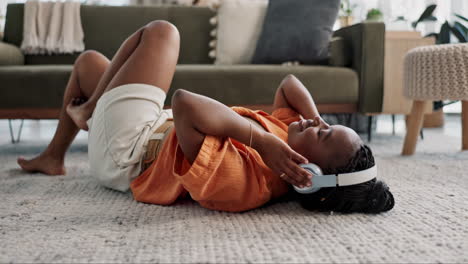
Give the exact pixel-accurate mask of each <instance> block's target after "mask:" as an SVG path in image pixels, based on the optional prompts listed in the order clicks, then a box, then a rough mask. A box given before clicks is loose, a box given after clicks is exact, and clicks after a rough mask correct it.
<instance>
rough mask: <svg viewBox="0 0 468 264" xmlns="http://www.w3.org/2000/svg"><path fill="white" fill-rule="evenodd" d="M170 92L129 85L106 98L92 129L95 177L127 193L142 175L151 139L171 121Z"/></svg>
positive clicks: (99, 105)
mask: <svg viewBox="0 0 468 264" xmlns="http://www.w3.org/2000/svg"><path fill="white" fill-rule="evenodd" d="M165 99H166V93H165V92H164V91H163V90H162V89H160V88H158V87H156V86H152V85H147V84H136V83H135V84H125V85H122V86H119V87H116V88H114V89H112V90H110V91H108V92H106V93H104V94H103V95H102V97H101V98H100V99H99V100H98V102H97V104H96V108H95V109H94V112H93V115H92V117H91V118H90V119H89V120H88V121H87V124H88V127H89V137H88V156H89V165H90V170H91V175H93V176H94V177H96V178H97V179H98V180H99V182H100V183H101V184H102V185H104V186H106V187H109V188H112V189H115V190H119V191H127V190H128V189H129V187H130V182H131V181H132V180H133V179H134V178H136V177H137V176H138V175H139V173H140V168H141V161H142V157H143V155H144V153H145V151H146V145H147V144H148V140H149V137H150V136H151V135H152V134H153V132H154V131H155V130H156V129H157V128H158V127H159V126H160V125H161V124H163V123H164V122H165V121H166V120H167V119H168V118H172V112H171V110H163V106H164V100H165Z"/></svg>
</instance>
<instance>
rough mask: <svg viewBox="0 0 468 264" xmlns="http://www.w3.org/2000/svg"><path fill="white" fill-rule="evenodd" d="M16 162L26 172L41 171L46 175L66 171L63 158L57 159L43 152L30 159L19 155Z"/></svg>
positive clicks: (59, 173) (62, 173)
mask: <svg viewBox="0 0 468 264" xmlns="http://www.w3.org/2000/svg"><path fill="white" fill-rule="evenodd" d="M17 162H18V165H20V167H21V168H22V169H23V170H25V171H27V172H41V173H44V174H47V175H65V173H66V170H65V166H64V164H63V160H57V159H54V158H52V157H51V156H47V155H44V154H41V155H39V156H37V157H36V158H34V159H30V160H27V159H25V158H23V157H19V158H18V160H17Z"/></svg>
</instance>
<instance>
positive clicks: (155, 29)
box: [143, 20, 180, 41]
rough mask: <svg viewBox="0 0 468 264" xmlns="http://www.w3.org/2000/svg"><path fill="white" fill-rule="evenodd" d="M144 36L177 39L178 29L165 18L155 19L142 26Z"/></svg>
mask: <svg viewBox="0 0 468 264" xmlns="http://www.w3.org/2000/svg"><path fill="white" fill-rule="evenodd" d="M143 35H146V36H145V37H149V38H157V39H165V40H171V41H179V38H180V37H179V31H178V30H177V27H176V26H174V25H173V24H171V23H170V22H168V21H165V20H156V21H152V22H150V23H148V24H147V25H146V26H145V27H144V33H143Z"/></svg>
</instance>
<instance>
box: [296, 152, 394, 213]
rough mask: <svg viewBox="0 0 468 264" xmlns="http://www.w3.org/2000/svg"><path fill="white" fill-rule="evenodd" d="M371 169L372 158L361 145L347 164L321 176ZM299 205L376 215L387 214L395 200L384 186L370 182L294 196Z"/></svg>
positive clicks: (325, 171) (374, 180)
mask: <svg viewBox="0 0 468 264" xmlns="http://www.w3.org/2000/svg"><path fill="white" fill-rule="evenodd" d="M374 165H375V161H374V156H373V155H372V151H371V149H370V148H369V147H368V146H367V145H361V147H360V148H359V150H358V151H357V152H356V154H355V155H354V156H353V157H352V158H351V159H350V160H349V162H348V163H347V164H346V165H345V166H342V167H339V168H334V169H332V168H325V169H323V173H324V174H336V173H349V172H355V171H361V170H365V169H368V168H370V167H372V166H374ZM297 198H298V199H299V202H300V204H301V205H302V207H304V208H305V209H307V210H311V211H314V210H318V211H335V212H342V213H353V212H361V213H374V214H375V213H380V212H385V211H389V210H391V209H392V208H393V206H394V205H395V200H394V198H393V195H392V193H391V192H390V189H389V188H388V186H387V185H386V184H385V183H384V182H382V181H380V180H376V179H373V180H371V181H368V182H365V183H361V184H357V185H351V186H343V187H330V188H322V189H320V190H319V191H318V192H316V193H311V194H297Z"/></svg>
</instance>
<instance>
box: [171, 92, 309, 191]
mask: <svg viewBox="0 0 468 264" xmlns="http://www.w3.org/2000/svg"><path fill="white" fill-rule="evenodd" d="M172 110H173V113H174V123H175V129H176V133H177V138H178V140H179V145H180V147H181V149H182V151H183V152H184V155H185V157H186V158H187V160H188V161H189V162H190V163H193V162H194V161H195V159H196V157H197V155H198V152H199V150H200V147H201V146H202V144H203V141H204V139H205V135H212V136H217V137H230V138H233V139H235V140H237V141H239V142H242V143H243V144H245V145H247V146H249V145H250V141H251V137H252V145H251V147H252V148H254V149H255V150H257V151H258V153H259V154H260V156H261V157H262V159H263V161H264V162H265V164H266V165H267V166H268V167H270V168H271V169H272V170H273V171H274V172H275V173H277V174H278V175H280V174H282V173H286V174H287V175H288V176H289V177H291V178H293V182H290V183H291V184H294V185H297V186H300V185H303V186H305V185H306V184H307V183H309V182H310V180H309V176H310V175H309V173H308V172H307V171H306V170H304V169H302V168H301V167H300V166H299V165H298V164H299V163H307V159H305V158H304V157H302V156H301V155H300V154H298V153H297V152H295V151H294V150H292V149H291V148H290V147H289V146H288V144H286V143H284V142H283V141H282V140H280V139H279V138H278V137H276V136H275V135H273V134H271V133H268V132H265V131H263V130H261V129H259V128H257V127H256V126H253V125H251V124H250V122H249V121H247V120H246V119H244V118H243V117H241V116H240V115H238V114H237V113H236V112H234V111H233V110H232V109H230V108H229V107H227V106H225V105H223V104H221V103H220V102H218V101H215V100H213V99H211V98H208V97H205V96H202V95H198V94H194V93H191V92H188V91H185V90H177V91H176V92H175V93H174V95H173V98H172Z"/></svg>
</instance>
